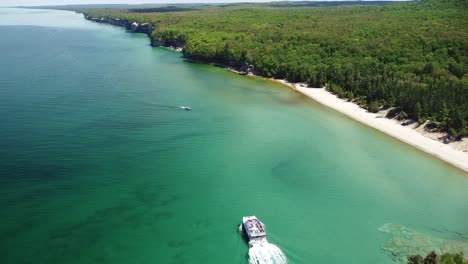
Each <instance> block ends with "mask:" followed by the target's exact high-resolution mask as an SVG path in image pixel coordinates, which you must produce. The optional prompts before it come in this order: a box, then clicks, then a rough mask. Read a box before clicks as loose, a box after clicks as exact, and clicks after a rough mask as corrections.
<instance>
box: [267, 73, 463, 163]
mask: <svg viewBox="0 0 468 264" xmlns="http://www.w3.org/2000/svg"><path fill="white" fill-rule="evenodd" d="M272 80H273V81H276V82H278V83H281V84H283V85H286V86H288V87H290V88H292V89H293V90H295V91H297V92H299V93H301V94H303V95H305V96H307V97H309V98H311V99H313V100H314V101H316V102H318V103H320V104H322V105H324V106H326V107H329V108H331V109H333V110H335V111H338V112H340V113H342V114H344V115H346V116H348V117H350V118H352V119H354V120H356V121H358V122H360V123H362V124H365V125H367V126H368V127H371V128H374V129H377V130H378V131H380V132H382V133H385V134H387V135H389V136H391V137H393V138H395V139H398V140H399V141H401V142H404V143H406V144H408V145H410V146H412V147H415V148H417V149H419V150H421V151H424V152H426V153H428V154H430V155H432V156H434V157H436V158H438V159H440V160H443V161H444V162H446V163H449V164H451V165H453V166H455V167H457V168H459V169H461V170H463V171H465V172H468V152H467V148H468V140H467V139H466V138H465V139H463V140H461V141H457V142H452V143H449V144H445V143H443V142H441V141H439V140H437V139H434V137H436V138H437V136H438V134H440V133H429V132H425V133H424V134H423V128H422V127H419V126H414V125H408V126H403V125H401V122H398V121H396V120H394V119H389V118H386V117H385V115H382V112H378V113H371V112H368V111H367V110H365V109H363V108H361V107H360V106H359V105H357V104H355V103H353V102H349V101H346V100H344V99H340V98H338V97H337V96H336V95H334V94H332V93H330V92H329V91H327V90H325V88H308V87H307V86H305V85H303V84H299V83H290V82H288V81H286V80H278V79H272Z"/></svg>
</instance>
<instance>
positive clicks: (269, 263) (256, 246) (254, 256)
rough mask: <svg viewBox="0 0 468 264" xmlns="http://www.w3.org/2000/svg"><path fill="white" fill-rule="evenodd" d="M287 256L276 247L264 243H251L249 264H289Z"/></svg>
mask: <svg viewBox="0 0 468 264" xmlns="http://www.w3.org/2000/svg"><path fill="white" fill-rule="evenodd" d="M287 263H288V262H287V260H286V256H285V255H284V253H283V251H281V249H279V248H278V247H277V246H276V245H273V244H270V243H268V241H266V239H263V240H262V241H251V242H250V249H249V264H287Z"/></svg>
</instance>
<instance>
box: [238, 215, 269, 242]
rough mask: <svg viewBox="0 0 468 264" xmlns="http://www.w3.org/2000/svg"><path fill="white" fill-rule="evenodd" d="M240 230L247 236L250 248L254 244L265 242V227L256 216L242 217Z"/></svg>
mask: <svg viewBox="0 0 468 264" xmlns="http://www.w3.org/2000/svg"><path fill="white" fill-rule="evenodd" d="M242 230H243V231H244V232H245V234H246V235H247V237H248V239H249V245H250V246H252V245H253V244H254V243H256V242H266V232H265V225H263V223H262V222H260V220H258V219H257V217H256V216H254V215H253V216H244V217H242Z"/></svg>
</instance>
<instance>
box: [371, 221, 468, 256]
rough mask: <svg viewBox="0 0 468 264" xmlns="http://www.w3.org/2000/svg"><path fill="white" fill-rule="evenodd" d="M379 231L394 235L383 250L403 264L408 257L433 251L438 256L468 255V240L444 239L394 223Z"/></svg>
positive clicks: (462, 238)
mask: <svg viewBox="0 0 468 264" xmlns="http://www.w3.org/2000/svg"><path fill="white" fill-rule="evenodd" d="M379 231H381V232H385V233H389V234H391V235H393V237H392V238H391V239H390V240H388V241H387V242H386V243H385V244H383V245H382V246H381V248H382V249H383V250H385V251H388V252H390V253H391V254H392V256H393V259H395V260H397V261H401V262H402V263H406V261H407V258H408V256H413V255H422V256H426V255H428V254H430V253H431V252H432V251H434V252H435V253H436V254H437V255H440V254H443V253H457V252H463V254H465V255H468V239H466V238H464V237H461V238H460V239H458V240H450V239H442V238H437V237H432V236H430V235H426V234H422V233H418V232H416V231H414V230H411V229H409V228H406V227H404V226H400V225H396V224H392V223H388V224H385V225H383V226H382V227H380V228H379Z"/></svg>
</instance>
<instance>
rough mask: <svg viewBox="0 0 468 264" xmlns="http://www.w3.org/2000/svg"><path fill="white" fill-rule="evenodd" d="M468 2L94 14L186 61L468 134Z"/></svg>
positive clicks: (439, 0)
mask: <svg viewBox="0 0 468 264" xmlns="http://www.w3.org/2000/svg"><path fill="white" fill-rule="evenodd" d="M467 3H468V2H467V1H463V0H437V1H436V0H423V1H419V2H410V3H395V4H387V5H377V6H376V5H373V6H332V7H294V6H293V7H283V6H281V5H279V6H272V5H242V4H240V5H239V4H238V5H226V6H223V5H221V6H207V7H198V8H197V9H196V10H190V11H183V10H177V11H178V12H166V11H167V10H164V11H165V12H150V13H145V12H141V10H140V11H139V12H138V13H135V12H133V11H131V10H122V9H120V10H90V11H87V12H88V13H89V14H90V15H92V16H93V17H108V18H120V19H124V20H128V21H131V22H133V21H136V22H148V23H151V24H152V25H153V26H154V27H155V29H156V30H154V31H153V33H152V34H151V38H152V39H153V40H162V39H168V40H177V41H179V42H181V43H184V48H183V53H184V55H185V56H186V57H189V58H193V59H198V60H203V61H209V62H216V63H222V64H225V65H228V66H232V67H241V66H242V65H244V64H245V63H248V64H252V65H254V67H255V71H256V73H258V74H260V75H262V76H265V77H274V78H284V79H287V80H289V81H292V82H307V83H308V84H309V85H310V86H312V87H323V86H326V87H327V89H329V90H330V91H332V92H334V93H336V94H337V95H338V96H340V97H343V98H348V99H349V100H353V101H356V102H357V103H359V104H360V105H361V106H362V107H365V108H367V109H369V110H370V111H378V110H379V108H380V107H382V106H384V107H395V108H396V112H395V111H394V112H393V113H394V114H395V115H400V116H407V117H409V118H412V119H414V120H416V121H418V122H420V123H423V122H425V121H426V120H429V121H431V126H432V127H435V128H436V129H439V130H441V131H445V132H447V133H449V134H450V135H452V136H453V138H460V137H463V136H467V135H468V121H467V120H468V66H467V65H468V12H467V10H468V4H467Z"/></svg>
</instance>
